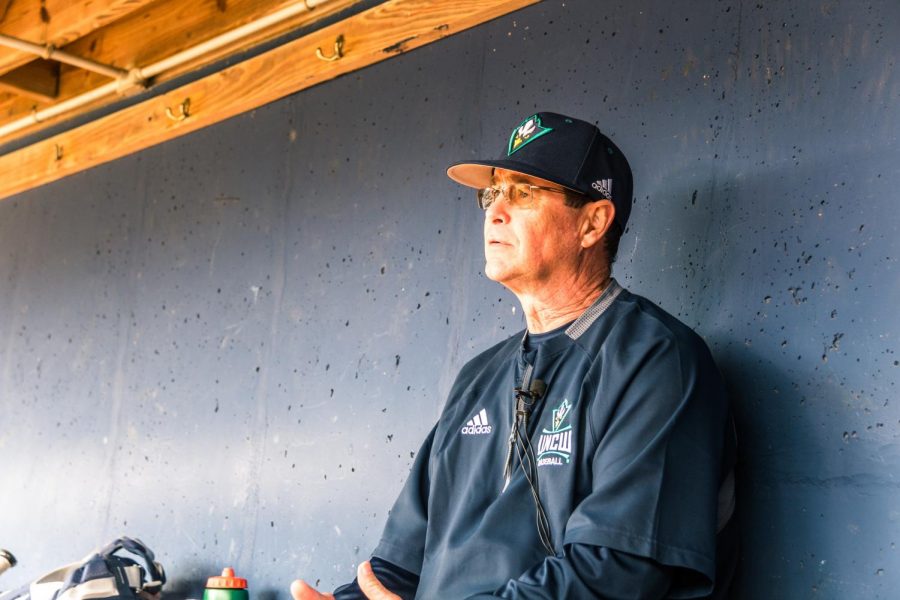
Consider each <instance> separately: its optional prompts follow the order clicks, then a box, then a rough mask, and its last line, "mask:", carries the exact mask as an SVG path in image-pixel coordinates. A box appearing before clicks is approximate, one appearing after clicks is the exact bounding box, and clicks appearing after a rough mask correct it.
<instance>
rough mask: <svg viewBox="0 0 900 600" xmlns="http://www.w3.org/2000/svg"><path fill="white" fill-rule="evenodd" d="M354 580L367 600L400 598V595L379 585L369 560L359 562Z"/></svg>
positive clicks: (393, 599)
mask: <svg viewBox="0 0 900 600" xmlns="http://www.w3.org/2000/svg"><path fill="white" fill-rule="evenodd" d="M356 581H357V583H359V589H361V590H362V592H363V594H365V595H366V598H368V599H369V600H402V598H400V596H398V595H397V594H394V593H392V592H391V591H390V590H389V589H387V588H386V587H384V586H383V585H381V582H380V581H378V578H377V577H375V573H374V572H373V571H372V565H371V564H369V561H365V562H361V563H359V567H357V568H356Z"/></svg>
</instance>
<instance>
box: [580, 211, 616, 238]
mask: <svg viewBox="0 0 900 600" xmlns="http://www.w3.org/2000/svg"><path fill="white" fill-rule="evenodd" d="M584 211H585V212H584V220H583V221H582V223H581V247H582V248H590V247H592V246H594V245H595V244H597V243H598V242H599V241H600V240H602V239H603V236H604V235H605V234H606V231H607V230H608V229H609V227H610V225H612V222H613V219H614V218H615V217H616V207H615V206H613V203H612V202H610V201H609V200H596V201H594V202H591V203H589V204H586V205H585V206H584Z"/></svg>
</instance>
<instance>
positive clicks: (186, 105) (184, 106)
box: [166, 98, 191, 121]
mask: <svg viewBox="0 0 900 600" xmlns="http://www.w3.org/2000/svg"><path fill="white" fill-rule="evenodd" d="M190 110H191V99H190V98H185V99H184V102H182V103H181V104H179V105H178V114H175V113H174V112H173V111H172V109H171V108H169V107H168V106H167V107H166V116H167V117H169V118H170V119H172V120H173V121H184V120H185V119H187V118H188V117H189V116H191V113H190Z"/></svg>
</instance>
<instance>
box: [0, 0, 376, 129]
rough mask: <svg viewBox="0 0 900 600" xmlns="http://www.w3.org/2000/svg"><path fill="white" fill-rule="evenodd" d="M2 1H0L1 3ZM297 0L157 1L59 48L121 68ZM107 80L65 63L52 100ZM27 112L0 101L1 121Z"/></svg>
mask: <svg viewBox="0 0 900 600" xmlns="http://www.w3.org/2000/svg"><path fill="white" fill-rule="evenodd" d="M2 1H3V0H0V2H2ZM359 1H360V0H330V1H329V2H328V3H326V4H323V5H320V6H317V7H315V8H314V9H313V10H312V11H308V12H304V13H302V14H300V15H297V16H296V17H293V18H291V19H288V20H286V21H283V22H281V23H279V24H277V25H275V26H273V27H271V28H268V29H267V30H265V31H261V32H259V33H257V34H255V35H253V36H249V37H246V38H244V39H242V40H240V41H238V42H235V43H234V44H231V45H230V46H226V47H224V48H221V49H219V50H217V51H216V52H213V53H209V54H207V55H205V56H202V57H200V58H198V59H196V60H194V61H191V62H190V63H185V64H183V65H181V66H179V67H178V68H177V69H173V70H171V71H168V72H166V73H163V74H161V75H160V76H159V77H157V78H156V81H157V83H159V82H163V81H166V80H169V79H172V78H174V77H177V76H179V75H182V74H184V73H187V72H189V71H191V70H194V69H197V68H199V67H201V66H203V65H206V64H209V63H211V62H214V61H215V60H218V59H220V58H222V57H224V56H227V55H229V54H232V53H234V52H236V51H239V50H243V49H246V48H248V47H252V46H253V45H254V44H258V43H260V42H263V41H265V40H268V39H272V38H274V37H277V36H278V35H282V34H284V33H286V32H288V31H291V30H294V29H297V28H299V27H304V26H307V25H310V24H312V23H314V22H316V21H318V20H320V19H322V18H325V17H327V16H329V15H332V14H334V13H336V12H339V11H342V10H346V9H347V8H349V7H351V6H353V5H354V4H357V3H358V2H359ZM299 2H302V0H229V1H228V2H227V3H223V2H219V1H215V2H214V1H211V0H166V1H158V2H156V3H155V4H152V5H149V6H146V7H143V9H142V10H139V11H136V12H134V13H131V14H130V15H128V16H127V17H125V18H123V19H120V20H118V21H116V22H115V23H113V24H111V25H109V26H108V27H105V28H103V29H100V30H97V31H94V32H91V33H89V34H88V35H86V36H84V37H83V38H81V39H79V40H77V41H76V42H74V43H72V44H69V45H68V46H66V47H65V48H64V49H65V50H66V51H67V52H70V53H72V54H74V55H76V56H82V57H85V58H90V59H92V60H95V61H97V62H100V63H103V64H109V65H116V66H120V67H132V66H139V67H140V66H146V65H148V64H152V63H154V62H157V61H159V60H161V59H164V58H167V57H169V56H171V55H173V54H175V53H177V52H180V51H181V50H184V49H185V48H187V47H190V46H194V45H196V44H198V43H200V42H203V41H206V40H208V39H210V38H213V37H215V36H217V35H220V34H222V33H225V32H226V31H230V30H232V29H235V28H236V27H239V26H241V25H244V24H246V23H249V22H251V21H254V20H257V19H259V18H261V17H264V16H267V15H269V14H272V13H273V12H275V11H277V10H281V9H282V8H285V7H286V6H291V5H295V4H298V3H299ZM223 5H224V9H223ZM108 81H109V79H108V78H106V77H104V76H102V75H98V74H96V73H91V72H89V71H84V70H81V69H76V68H74V67H68V66H64V67H63V69H62V71H61V76H60V86H59V96H58V98H57V101H59V102H62V101H64V100H67V99H69V98H72V97H75V96H78V95H80V94H83V93H85V92H87V91H89V90H91V89H94V88H96V87H98V86H100V85H103V84H105V83H107V82H108ZM114 100H115V97H110V98H107V99H105V100H102V101H97V102H95V103H93V104H92V105H91V106H89V107H84V108H83V109H82V110H81V111H80V112H86V111H88V110H91V109H93V108H97V107H98V106H102V105H103V104H106V103H108V102H111V101H114ZM31 110H32V106H31V105H28V104H24V105H23V104H22V103H21V102H18V101H16V100H15V99H7V101H6V102H4V101H3V100H2V99H0V125H2V124H4V123H8V122H10V121H14V120H16V119H19V118H21V117H24V116H27V115H28V114H30V113H31ZM73 114H77V113H72V114H67V115H64V116H61V117H58V118H54V119H50V120H48V121H46V122H44V123H42V124H41V125H40V126H32V127H30V128H28V129H26V130H22V131H21V132H20V133H18V134H17V135H16V136H15V137H20V136H24V135H27V134H29V133H32V132H34V131H36V130H38V129H41V128H43V127H47V126H48V125H52V124H53V123H55V122H59V121H61V120H63V119H67V118H71V117H72V116H73Z"/></svg>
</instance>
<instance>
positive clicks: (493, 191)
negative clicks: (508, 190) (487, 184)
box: [475, 188, 500, 210]
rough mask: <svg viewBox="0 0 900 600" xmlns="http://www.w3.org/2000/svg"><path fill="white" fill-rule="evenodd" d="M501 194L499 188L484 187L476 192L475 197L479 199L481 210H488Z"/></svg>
mask: <svg viewBox="0 0 900 600" xmlns="http://www.w3.org/2000/svg"><path fill="white" fill-rule="evenodd" d="M499 196H500V190H498V189H497V188H484V189H482V190H478V191H476V192H475V197H476V198H477V199H478V207H479V208H481V210H487V209H488V207H489V206H490V205H491V204H493V203H494V200H496V199H497V198H498V197H499Z"/></svg>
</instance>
